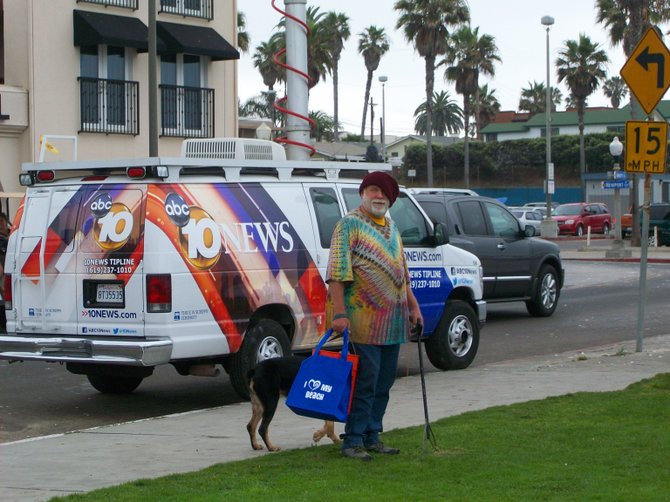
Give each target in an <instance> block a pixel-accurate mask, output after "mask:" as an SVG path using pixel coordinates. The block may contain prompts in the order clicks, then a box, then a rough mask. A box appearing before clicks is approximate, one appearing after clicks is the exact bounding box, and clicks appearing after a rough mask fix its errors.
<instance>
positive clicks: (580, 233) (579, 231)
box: [575, 225, 584, 237]
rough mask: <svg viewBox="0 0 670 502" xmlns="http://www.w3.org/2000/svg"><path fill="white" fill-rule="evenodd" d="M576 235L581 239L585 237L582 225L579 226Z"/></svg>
mask: <svg viewBox="0 0 670 502" xmlns="http://www.w3.org/2000/svg"><path fill="white" fill-rule="evenodd" d="M575 235H576V236H577V237H581V236H583V235H584V227H583V226H582V225H577V230H576V231H575Z"/></svg>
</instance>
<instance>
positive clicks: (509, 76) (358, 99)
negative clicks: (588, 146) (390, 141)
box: [238, 0, 625, 135]
mask: <svg viewBox="0 0 670 502" xmlns="http://www.w3.org/2000/svg"><path fill="white" fill-rule="evenodd" d="M393 4H394V1H392V0H337V1H328V0H308V1H307V6H308V7H309V6H317V7H319V9H320V11H325V12H327V11H330V10H334V11H336V12H341V13H344V14H346V15H347V16H348V17H349V24H350V28H351V33H352V35H351V37H350V38H349V40H348V41H347V42H346V43H345V48H344V51H343V53H342V58H341V60H340V66H339V68H340V70H339V71H340V83H339V96H340V100H339V102H340V106H339V114H340V122H341V123H342V125H343V128H344V129H345V130H347V131H351V132H354V133H359V132H360V124H361V119H362V107H363V99H364V96H365V80H366V69H365V64H364V62H363V58H362V56H361V55H360V54H358V35H359V34H360V33H361V32H362V31H363V30H364V29H365V28H367V27H369V26H371V25H374V26H377V27H381V28H384V30H385V31H386V33H387V34H388V36H389V38H390V40H391V47H390V50H389V52H387V53H386V55H384V56H383V57H382V59H381V63H380V65H379V68H378V70H377V71H376V72H375V74H374V80H373V85H372V90H371V94H372V97H373V100H374V101H375V102H377V103H380V106H378V107H376V109H375V117H376V118H375V130H377V129H378V127H379V126H378V124H379V121H378V117H379V116H380V115H381V108H382V107H381V102H382V87H381V84H380V83H379V82H378V80H377V78H378V76H380V75H385V76H387V77H388V81H387V82H386V85H385V108H386V117H387V118H386V124H387V126H386V129H387V134H389V135H405V134H413V133H414V130H413V126H414V118H413V114H414V110H415V109H416V107H417V106H418V105H419V104H420V103H421V102H422V101H424V100H425V90H424V88H425V84H424V60H423V59H422V58H420V57H419V56H418V54H417V53H416V52H415V51H414V49H413V47H412V45H411V44H409V43H408V42H406V41H405V39H404V36H403V34H402V32H401V31H398V30H396V29H395V24H396V20H397V18H398V15H397V12H396V11H394V10H393ZM468 4H469V6H470V14H471V18H472V26H473V27H477V26H478V27H479V33H480V35H481V34H484V33H487V34H489V35H492V36H493V37H495V41H496V44H497V46H498V49H499V53H500V56H501V59H502V63H498V64H497V65H496V74H495V77H493V79H490V80H489V81H488V84H489V88H493V89H495V91H496V96H497V97H498V100H499V101H500V104H501V107H502V108H501V109H502V110H517V107H518V103H519V97H520V94H521V89H522V88H523V87H527V86H528V83H529V82H531V81H533V80H535V81H537V82H542V83H544V81H545V79H546V31H545V27H544V26H543V25H542V24H541V22H540V19H541V18H542V16H544V15H550V16H552V17H553V18H554V19H555V24H554V25H553V26H552V27H551V31H550V34H549V36H550V51H551V58H550V59H551V64H552V75H551V79H552V85H557V84H556V75H555V68H554V61H555V60H556V57H557V55H558V52H559V50H560V48H561V47H562V46H563V44H564V42H565V41H566V40H569V39H573V40H576V39H578V38H579V34H580V33H586V34H587V35H588V36H589V37H590V38H591V40H592V41H594V42H598V43H600V45H601V48H602V49H604V50H605V51H606V52H607V53H608V56H609V58H610V64H609V65H608V74H609V76H613V75H618V74H619V71H620V69H621V67H622V66H623V64H624V63H625V56H624V54H623V49H622V48H621V46H618V47H611V46H610V43H609V39H608V37H607V33H606V32H605V31H604V30H603V29H602V27H601V26H600V25H598V24H596V22H595V17H596V13H595V7H594V5H595V0H560V1H559V0H551V1H550V0H469V2H468ZM277 5H278V6H279V7H282V8H283V7H284V2H283V1H282V0H278V1H277ZM238 9H239V10H240V11H242V12H244V14H245V15H246V20H247V31H248V32H249V34H250V37H251V50H250V52H249V54H243V55H242V57H241V59H240V62H239V95H240V100H241V101H242V102H244V101H245V100H246V99H248V98H249V97H252V96H254V95H257V94H259V93H260V91H262V90H266V89H265V88H264V86H263V81H262V79H261V76H260V74H259V73H258V70H256V69H255V68H254V67H253V62H252V54H253V49H254V48H255V47H256V46H257V45H258V44H260V43H261V42H264V41H267V40H268V39H269V38H270V36H271V35H272V33H274V27H275V26H276V24H277V23H278V22H279V20H280V14H279V13H277V12H276V11H275V10H274V9H272V6H271V1H270V0H238ZM443 73H444V72H443V70H440V69H438V71H437V72H436V75H435V90H436V91H441V90H446V91H449V93H450V94H451V95H452V98H453V99H456V100H457V102H458V103H459V105H461V106H462V97H461V96H460V95H459V94H456V91H455V89H454V87H453V84H451V83H447V82H445V81H444V79H443ZM483 83H487V80H486V79H481V78H480V85H481V84H483ZM560 88H561V91H562V92H563V95H564V96H566V95H567V91H566V88H565V87H564V86H562V85H561V86H560ZM277 89H278V88H277ZM588 104H589V105H591V106H607V105H609V100H608V99H607V98H606V97H605V96H604V95H603V94H602V92H601V91H597V93H595V94H593V95H592V96H591V98H589V103H588ZM309 109H310V110H322V111H324V112H326V113H327V114H329V115H332V114H333V87H332V80H331V79H330V77H329V78H328V80H327V81H325V82H323V81H322V82H320V83H319V84H318V85H317V86H316V87H314V88H313V89H312V91H311V93H310V103H309ZM559 109H563V108H562V107H560V108H559ZM369 116H370V115H369V113H368V125H367V126H366V131H369Z"/></svg>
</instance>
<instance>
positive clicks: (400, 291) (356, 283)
mask: <svg viewBox="0 0 670 502" xmlns="http://www.w3.org/2000/svg"><path fill="white" fill-rule="evenodd" d="M326 281H337V282H342V283H344V304H345V306H346V309H347V317H348V318H349V338H350V339H351V341H353V342H356V343H366V344H371V345H391V344H396V343H404V342H406V341H407V339H408V336H409V328H410V326H409V310H408V307H407V291H406V289H405V287H406V285H407V284H408V283H409V271H408V270H407V264H406V262H405V255H404V253H403V247H402V241H401V239H400V232H398V228H397V227H396V225H395V223H394V222H393V221H392V220H391V219H390V218H388V217H386V224H385V225H384V226H380V225H378V224H377V223H375V222H374V221H373V220H372V219H371V218H370V217H368V216H367V215H366V214H365V213H364V212H363V211H361V210H360V209H354V210H353V211H351V212H350V213H349V214H347V215H346V216H345V217H344V218H342V219H341V220H340V221H339V222H338V223H337V225H336V226H335V230H334V231H333V236H332V239H331V244H330V259H329V261H328V270H327V272H326ZM327 313H328V315H327V319H326V322H327V325H328V326H330V324H331V320H332V313H333V312H332V303H331V302H330V300H329V301H328V308H327Z"/></svg>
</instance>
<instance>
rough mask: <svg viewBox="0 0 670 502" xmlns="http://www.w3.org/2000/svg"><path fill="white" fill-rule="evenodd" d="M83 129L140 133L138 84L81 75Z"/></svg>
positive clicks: (81, 126) (80, 91)
mask: <svg viewBox="0 0 670 502" xmlns="http://www.w3.org/2000/svg"><path fill="white" fill-rule="evenodd" d="M79 103H80V114H81V125H80V132H99V133H106V134H133V135H137V134H139V130H140V114H139V109H140V93H139V83H138V82H129V81H126V80H107V79H102V78H89V77H79Z"/></svg>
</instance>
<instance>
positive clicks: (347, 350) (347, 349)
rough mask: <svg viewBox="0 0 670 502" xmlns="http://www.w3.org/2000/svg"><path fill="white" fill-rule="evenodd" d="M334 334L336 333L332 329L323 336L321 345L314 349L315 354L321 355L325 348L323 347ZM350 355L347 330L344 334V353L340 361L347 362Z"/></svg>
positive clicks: (320, 341)
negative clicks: (320, 352)
mask: <svg viewBox="0 0 670 502" xmlns="http://www.w3.org/2000/svg"><path fill="white" fill-rule="evenodd" d="M333 333H334V332H333V328H330V329H329V330H328V331H326V334H325V335H323V337H322V338H321V340H319V343H318V344H317V345H316V347H315V348H314V353H315V354H318V353H319V351H320V350H321V349H322V348H323V346H324V345H325V344H326V342H327V341H328V339H329V338H330V337H331V336H332V335H333ZM348 354H349V329H348V328H345V329H344V331H343V332H342V352H341V355H340V359H344V360H345V361H346V360H347V355H348Z"/></svg>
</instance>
